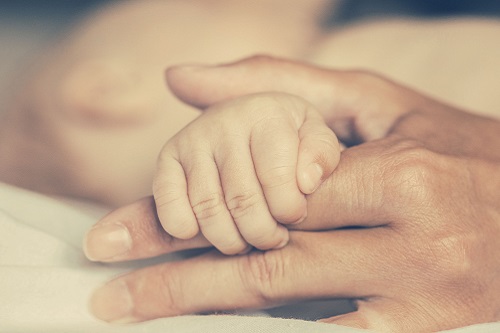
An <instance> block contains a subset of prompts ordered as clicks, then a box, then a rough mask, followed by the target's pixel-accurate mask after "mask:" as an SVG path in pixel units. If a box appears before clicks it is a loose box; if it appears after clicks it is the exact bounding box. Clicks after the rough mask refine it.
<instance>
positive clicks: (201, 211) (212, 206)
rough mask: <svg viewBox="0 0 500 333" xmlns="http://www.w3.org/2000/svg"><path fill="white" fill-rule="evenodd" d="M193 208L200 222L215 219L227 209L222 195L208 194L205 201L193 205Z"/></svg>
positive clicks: (204, 198)
mask: <svg viewBox="0 0 500 333" xmlns="http://www.w3.org/2000/svg"><path fill="white" fill-rule="evenodd" d="M191 208H192V209H193V213H194V215H195V216H196V219H197V220H198V221H203V220H206V219H209V218H212V217H215V216H217V215H219V214H220V213H222V212H223V210H224V209H225V208H226V207H225V203H224V200H223V198H222V195H221V194H220V193H212V194H208V195H206V196H205V197H203V199H201V200H199V201H196V202H194V203H191Z"/></svg>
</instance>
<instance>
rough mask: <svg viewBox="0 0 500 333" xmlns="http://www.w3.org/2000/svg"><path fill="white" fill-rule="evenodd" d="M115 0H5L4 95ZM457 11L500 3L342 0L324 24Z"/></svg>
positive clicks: (488, 9)
mask: <svg viewBox="0 0 500 333" xmlns="http://www.w3.org/2000/svg"><path fill="white" fill-rule="evenodd" d="M115 1H116V0H115ZM137 1H140V0H137ZM165 1H168V0H165ZM249 1H251V0H249ZM299 1H307V0H299ZM110 2H112V1H111V0H0V95H1V94H2V91H4V88H5V87H4V86H3V85H4V84H6V83H5V81H6V80H1V78H6V77H9V76H11V75H13V73H15V71H16V70H17V69H18V67H19V66H22V65H23V63H24V60H26V59H27V58H29V57H30V56H31V55H33V54H36V52H37V51H39V49H40V48H41V47H43V45H45V44H46V42H47V40H49V39H51V38H53V37H55V36H57V35H58V34H59V33H61V32H62V31H64V30H65V28H66V27H67V26H68V25H70V24H71V23H72V22H74V20H75V18H77V17H79V16H81V15H84V14H85V13H86V12H89V11H91V10H92V9H94V8H95V7H96V6H99V5H103V4H106V3H110ZM291 3H293V1H291ZM278 15H279V13H278ZM452 15H455V16H456V15H458V16H474V15H480V16H490V17H500V1H499V0H338V6H337V7H335V10H333V11H332V12H331V13H328V14H327V15H326V17H327V20H326V21H325V25H326V26H331V27H334V26H341V25H345V24H349V23H352V22H355V21H357V20H360V19H370V18H389V17H408V16H414V17H426V18H436V17H443V16H452Z"/></svg>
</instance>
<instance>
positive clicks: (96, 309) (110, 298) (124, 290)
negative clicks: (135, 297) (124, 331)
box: [90, 280, 139, 324]
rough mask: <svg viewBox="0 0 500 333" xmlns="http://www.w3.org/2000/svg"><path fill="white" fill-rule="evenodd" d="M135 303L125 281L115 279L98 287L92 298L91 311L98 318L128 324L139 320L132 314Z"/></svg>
mask: <svg viewBox="0 0 500 333" xmlns="http://www.w3.org/2000/svg"><path fill="white" fill-rule="evenodd" d="M133 309H134V304H133V302H132V297H131V296H130V292H129V290H128V287H127V285H126V284H125V282H123V281H121V280H114V281H111V282H109V283H108V284H106V285H104V286H102V287H101V288H99V289H97V290H96V291H95V292H94V294H93V295H92V297H91V299H90V312H91V313H92V314H93V315H94V316H96V317H97V318H98V319H101V320H104V321H107V322H111V323H116V324H128V323H133V322H137V321H139V320H138V318H135V317H134V316H133V315H132V312H133Z"/></svg>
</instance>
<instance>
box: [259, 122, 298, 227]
mask: <svg viewBox="0 0 500 333" xmlns="http://www.w3.org/2000/svg"><path fill="white" fill-rule="evenodd" d="M286 121H288V122H289V123H286ZM291 122H292V121H291V120H290V119H289V118H288V119H287V118H285V117H282V118H269V119H268V121H267V122H266V123H260V124H257V125H256V126H254V128H253V130H252V135H251V141H250V148H251V151H252V156H253V160H254V165H255V170H256V171H257V176H258V178H259V181H260V184H261V186H262V189H263V191H264V195H265V197H266V200H267V204H268V206H269V210H270V211H271V214H272V216H273V217H274V218H275V219H276V220H277V221H279V222H281V223H285V224H288V223H297V222H300V221H302V220H303V219H304V218H305V217H306V214H307V207H306V205H307V203H306V199H305V197H304V195H303V194H302V193H301V191H300V190H299V187H298V185H297V176H296V175H297V155H298V147H299V138H298V135H297V130H296V128H297V126H296V125H295V124H292V123H291ZM277 128H279V129H280V130H279V131H276V129H277Z"/></svg>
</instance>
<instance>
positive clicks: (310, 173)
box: [302, 163, 323, 194]
mask: <svg viewBox="0 0 500 333" xmlns="http://www.w3.org/2000/svg"><path fill="white" fill-rule="evenodd" d="M322 177H323V168H321V166H320V165H319V164H317V163H312V164H310V165H309V166H308V167H307V169H306V171H305V173H304V187H305V188H303V189H302V190H303V191H305V194H310V193H313V192H314V191H316V189H317V188H318V187H319V185H320V184H321V178H322Z"/></svg>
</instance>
